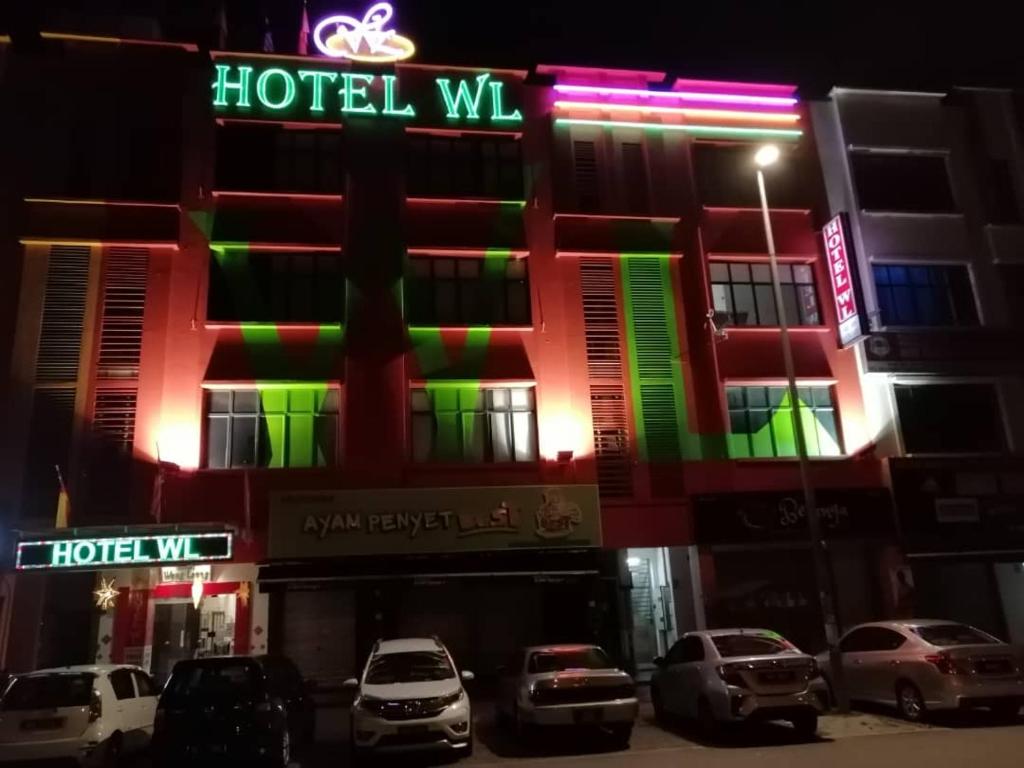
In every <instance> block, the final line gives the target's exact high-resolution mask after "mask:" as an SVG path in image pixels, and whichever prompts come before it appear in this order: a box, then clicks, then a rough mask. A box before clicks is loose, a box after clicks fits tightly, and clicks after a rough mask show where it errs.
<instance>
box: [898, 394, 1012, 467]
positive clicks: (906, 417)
mask: <svg viewBox="0 0 1024 768" xmlns="http://www.w3.org/2000/svg"><path fill="white" fill-rule="evenodd" d="M893 391H894V393H895V395H896V410H897V411H898V413H899V419H900V431H901V432H902V434H903V448H904V450H905V451H906V452H907V453H997V452H999V451H1001V450H1003V448H1004V447H1005V445H1004V440H1003V427H1002V416H1001V411H1000V408H999V398H998V396H997V394H996V388H995V386H994V385H992V384H920V385H917V384H914V385H909V384H897V385H895V386H894V387H893Z"/></svg>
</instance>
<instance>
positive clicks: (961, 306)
mask: <svg viewBox="0 0 1024 768" xmlns="http://www.w3.org/2000/svg"><path fill="white" fill-rule="evenodd" d="M872 271H873V272H874V278H875V292H876V293H877V294H878V309H879V311H880V312H881V316H882V325H885V326H904V325H905V326H933V327H934V326H938V327H942V326H957V325H977V324H978V311H977V309H976V308H975V306H974V295H973V293H972V291H971V278H970V275H969V274H968V272H967V267H955V266H941V265H934V264H932V265H929V264H924V265H920V264H875V265H874V267H872Z"/></svg>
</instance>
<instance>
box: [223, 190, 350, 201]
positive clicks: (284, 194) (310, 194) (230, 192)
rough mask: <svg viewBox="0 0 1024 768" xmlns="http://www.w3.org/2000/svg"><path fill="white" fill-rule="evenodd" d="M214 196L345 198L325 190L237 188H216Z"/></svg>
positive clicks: (305, 198) (296, 198)
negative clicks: (279, 190)
mask: <svg viewBox="0 0 1024 768" xmlns="http://www.w3.org/2000/svg"><path fill="white" fill-rule="evenodd" d="M210 194H211V195H213V196H214V197H259V198H282V197H283V198H287V199H289V200H344V199H345V196H344V195H332V194H327V193H324V192H247V191H245V190H240V189H239V190H235V189H215V190H213V191H212V192H211V193H210Z"/></svg>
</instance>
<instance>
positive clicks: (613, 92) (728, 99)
mask: <svg viewBox="0 0 1024 768" xmlns="http://www.w3.org/2000/svg"><path fill="white" fill-rule="evenodd" d="M554 89H555V90H556V91H558V92H559V93H596V94H601V95H605V96H637V97H640V98H656V99H675V100H677V101H713V102H718V103H720V104H762V105H766V106H767V105H772V106H779V107H791V106H793V105H794V104H797V103H798V102H799V100H798V99H795V98H792V97H788V96H786V97H784V96H748V95H743V94H738V93H698V92H694V91H647V90H644V89H642V88H613V87H611V86H607V85H556V86H554Z"/></svg>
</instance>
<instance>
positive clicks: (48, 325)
mask: <svg viewBox="0 0 1024 768" xmlns="http://www.w3.org/2000/svg"><path fill="white" fill-rule="evenodd" d="M88 284H89V249H88V248H65V247H54V248H51V249H50V260H49V265H48V266H47V272H46V294H45V296H44V299H43V319H42V324H41V327H40V331H39V348H38V352H37V353H36V382H37V383H50V382H53V383H56V382H74V381H77V379H78V364H79V360H80V358H81V353H82V329H83V325H84V323H85V302H86V292H87V290H88Z"/></svg>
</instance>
